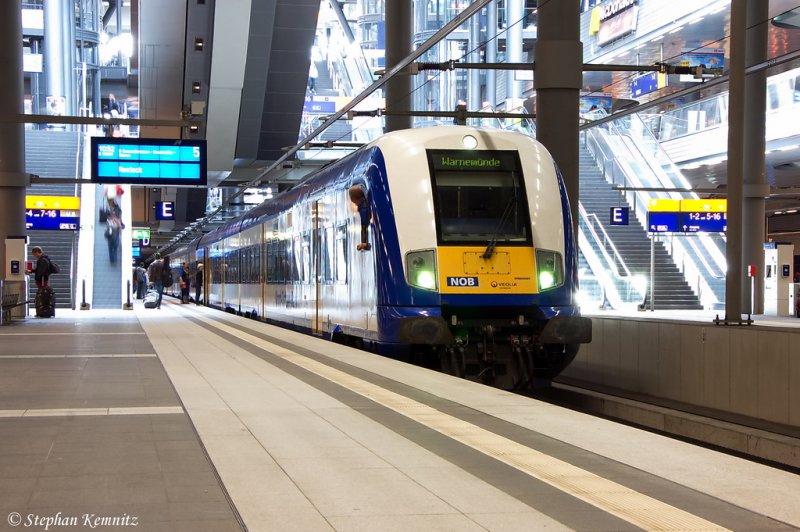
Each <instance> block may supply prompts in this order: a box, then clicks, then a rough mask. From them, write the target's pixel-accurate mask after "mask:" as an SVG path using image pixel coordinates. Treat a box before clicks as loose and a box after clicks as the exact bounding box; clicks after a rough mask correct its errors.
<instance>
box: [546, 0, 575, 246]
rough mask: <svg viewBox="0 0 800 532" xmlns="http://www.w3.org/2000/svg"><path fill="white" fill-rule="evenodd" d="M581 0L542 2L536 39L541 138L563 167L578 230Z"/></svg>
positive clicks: (573, 220) (557, 162) (558, 163)
mask: <svg viewBox="0 0 800 532" xmlns="http://www.w3.org/2000/svg"><path fill="white" fill-rule="evenodd" d="M579 7H580V6H579V2H563V1H561V2H555V1H549V2H540V6H539V10H538V12H537V15H538V17H539V27H538V28H539V29H538V39H537V43H536V58H535V59H536V73H535V75H534V84H535V86H536V138H537V139H538V140H539V141H540V142H541V143H542V144H544V146H545V147H546V148H547V149H548V150H549V151H550V153H551V154H552V155H553V158H554V159H555V161H556V164H557V165H558V167H559V168H560V169H561V174H562V176H563V177H564V183H565V185H566V188H567V196H569V202H570V212H571V214H572V227H573V231H575V234H577V230H578V192H579V190H578V188H579V187H578V160H579V156H578V121H579V116H578V98H579V96H580V94H579V93H580V88H581V82H582V79H583V78H582V70H581V69H582V64H583V44H581V41H580V12H579Z"/></svg>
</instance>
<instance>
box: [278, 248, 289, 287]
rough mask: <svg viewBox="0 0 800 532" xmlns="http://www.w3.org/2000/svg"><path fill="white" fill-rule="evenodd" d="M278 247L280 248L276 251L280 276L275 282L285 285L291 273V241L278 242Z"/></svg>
mask: <svg viewBox="0 0 800 532" xmlns="http://www.w3.org/2000/svg"><path fill="white" fill-rule="evenodd" d="M276 245H277V246H278V247H277V249H276V251H275V253H276V256H277V258H278V275H277V277H276V279H275V280H276V281H277V282H279V283H285V282H286V281H287V280H288V279H287V278H286V276H287V272H288V271H289V257H290V253H291V250H290V249H289V246H290V245H291V241H288V242H287V241H286V240H285V239H282V240H278V241H277V242H276Z"/></svg>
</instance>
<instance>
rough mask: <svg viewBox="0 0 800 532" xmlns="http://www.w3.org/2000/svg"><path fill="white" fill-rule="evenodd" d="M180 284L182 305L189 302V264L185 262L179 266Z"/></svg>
mask: <svg viewBox="0 0 800 532" xmlns="http://www.w3.org/2000/svg"><path fill="white" fill-rule="evenodd" d="M180 282H181V305H183V304H184V303H188V302H189V286H190V285H191V279H190V278H189V264H187V263H185V262H184V263H183V264H181V274H180Z"/></svg>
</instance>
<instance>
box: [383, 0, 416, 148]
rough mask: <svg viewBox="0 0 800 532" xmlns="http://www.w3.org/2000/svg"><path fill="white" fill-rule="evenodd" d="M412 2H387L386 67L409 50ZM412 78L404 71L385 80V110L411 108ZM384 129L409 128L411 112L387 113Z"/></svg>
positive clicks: (401, 57) (397, 61) (400, 58)
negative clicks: (406, 114) (408, 113)
mask: <svg viewBox="0 0 800 532" xmlns="http://www.w3.org/2000/svg"><path fill="white" fill-rule="evenodd" d="M411 10H412V2H398V1H394V2H391V1H390V2H386V20H387V21H391V22H390V23H387V24H386V68H387V69H391V68H393V67H394V66H395V65H397V64H399V63H400V61H402V60H403V59H404V58H405V57H406V56H408V55H409V54H410V53H411V51H412V50H411V39H412V32H413V31H414V28H412V26H411ZM411 86H412V78H411V76H407V75H399V76H394V77H392V79H390V80H389V81H388V82H386V110H387V111H410V110H411ZM385 120H386V125H385V126H384V128H383V129H384V132H386V133H388V132H390V131H397V130H399V129H409V128H410V127H411V121H412V120H413V119H412V117H410V116H387V117H386V118H385Z"/></svg>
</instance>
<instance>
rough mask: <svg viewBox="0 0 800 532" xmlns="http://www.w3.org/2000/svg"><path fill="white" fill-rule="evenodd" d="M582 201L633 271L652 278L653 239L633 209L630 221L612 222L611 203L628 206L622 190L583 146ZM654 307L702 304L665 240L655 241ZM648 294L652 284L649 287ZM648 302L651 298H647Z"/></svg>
mask: <svg viewBox="0 0 800 532" xmlns="http://www.w3.org/2000/svg"><path fill="white" fill-rule="evenodd" d="M580 150H581V151H580V157H581V159H580V202H581V205H583V208H584V209H586V212H587V213H590V214H592V213H593V214H595V215H596V216H597V218H598V219H599V220H600V221H601V223H602V225H603V228H604V229H605V230H606V233H608V235H609V237H610V238H611V241H612V242H613V243H614V245H615V246H616V248H617V250H618V251H619V253H620V255H622V257H623V259H624V261H625V264H626V265H627V266H628V269H629V270H630V272H631V274H632V275H643V276H645V277H646V278H647V279H650V239H649V238H648V236H647V233H646V232H645V231H644V229H643V228H642V226H641V224H640V223H639V221H638V220H637V219H636V215H635V214H634V213H633V210H631V211H630V212H631V217H630V224H629V225H611V224H610V223H608V220H609V209H610V208H611V207H617V206H620V205H621V206H623V207H629V205H628V204H627V203H626V202H624V201H623V202H622V203H620V195H619V192H617V191H615V190H614V189H613V188H612V186H611V185H610V184H609V183H608V182H607V181H606V180H605V178H604V177H603V175H602V173H601V172H600V170H599V169H598V168H597V163H596V162H595V160H594V157H593V156H592V154H591V153H590V152H589V150H588V149H587V148H586V147H584V146H581V148H580ZM653 291H654V300H655V304H654V308H655V309H658V310H665V309H671V310H701V309H702V308H703V306H702V305H701V304H700V300H699V299H698V297H697V295H696V294H695V293H694V292H693V291H692V289H691V288H690V287H689V284H688V283H687V282H686V280H685V279H684V277H683V274H682V273H681V272H680V271H679V270H678V268H677V267H676V266H675V263H674V262H673V261H672V257H671V256H670V255H669V253H667V250H666V249H665V247H664V244H663V242H656V244H655V283H654V285H653ZM648 298H649V288H648ZM648 304H649V299H648Z"/></svg>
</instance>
